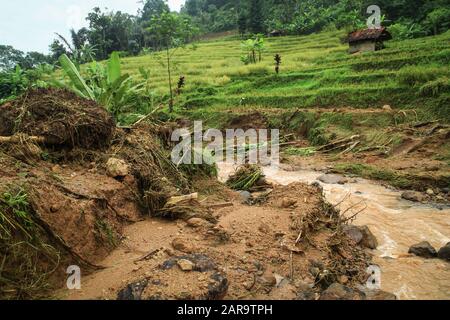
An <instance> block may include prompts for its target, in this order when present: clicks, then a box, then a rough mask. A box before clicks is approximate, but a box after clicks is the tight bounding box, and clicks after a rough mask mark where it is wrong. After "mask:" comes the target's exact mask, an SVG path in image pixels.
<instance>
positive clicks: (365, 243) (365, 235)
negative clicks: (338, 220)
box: [344, 225, 378, 249]
mask: <svg viewBox="0 0 450 320" xmlns="http://www.w3.org/2000/svg"><path fill="white" fill-rule="evenodd" d="M344 232H345V233H346V234H347V236H349V237H350V238H351V239H352V240H353V241H354V242H355V243H356V244H358V245H361V246H362V247H365V248H369V249H376V248H377V247H378V241H377V238H376V237H375V236H374V235H373V233H372V232H371V231H370V229H369V228H368V227H367V226H353V225H348V226H345V227H344Z"/></svg>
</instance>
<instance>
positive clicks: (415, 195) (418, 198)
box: [402, 191, 426, 202]
mask: <svg viewBox="0 0 450 320" xmlns="http://www.w3.org/2000/svg"><path fill="white" fill-rule="evenodd" d="M402 198H403V199H405V200H409V201H413V202H423V201H425V200H426V197H425V195H424V194H422V193H421V192H418V191H405V192H403V193H402Z"/></svg>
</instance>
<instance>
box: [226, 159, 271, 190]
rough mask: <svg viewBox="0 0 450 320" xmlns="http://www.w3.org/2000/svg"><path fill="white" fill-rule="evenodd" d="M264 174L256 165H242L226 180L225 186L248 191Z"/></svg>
mask: <svg viewBox="0 0 450 320" xmlns="http://www.w3.org/2000/svg"><path fill="white" fill-rule="evenodd" d="M263 177H264V174H263V173H262V171H261V168H260V167H259V166H257V165H249V164H246V165H242V166H240V167H239V168H238V169H237V170H236V172H235V173H234V174H233V175H231V176H230V177H229V178H228V180H227V186H229V187H230V188H231V189H234V190H244V191H248V190H250V189H251V188H252V187H253V186H255V185H256V183H257V182H258V180H259V179H260V178H263Z"/></svg>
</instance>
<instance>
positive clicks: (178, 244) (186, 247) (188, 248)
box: [172, 238, 194, 253]
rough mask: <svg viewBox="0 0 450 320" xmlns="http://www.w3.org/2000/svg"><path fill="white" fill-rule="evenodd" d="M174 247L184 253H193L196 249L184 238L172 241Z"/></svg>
mask: <svg viewBox="0 0 450 320" xmlns="http://www.w3.org/2000/svg"><path fill="white" fill-rule="evenodd" d="M172 247H173V248H174V249H175V250H178V251H181V252H184V253H191V252H192V251H193V250H194V247H193V246H192V244H190V243H189V242H188V241H187V240H185V239H183V238H175V239H173V241H172Z"/></svg>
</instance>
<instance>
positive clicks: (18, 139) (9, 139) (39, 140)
mask: <svg viewBox="0 0 450 320" xmlns="http://www.w3.org/2000/svg"><path fill="white" fill-rule="evenodd" d="M24 140H27V141H30V142H35V143H39V144H43V143H45V142H46V139H45V137H39V136H27V135H16V136H9V137H4V136H0V144H1V143H20V142H22V141H24Z"/></svg>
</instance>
